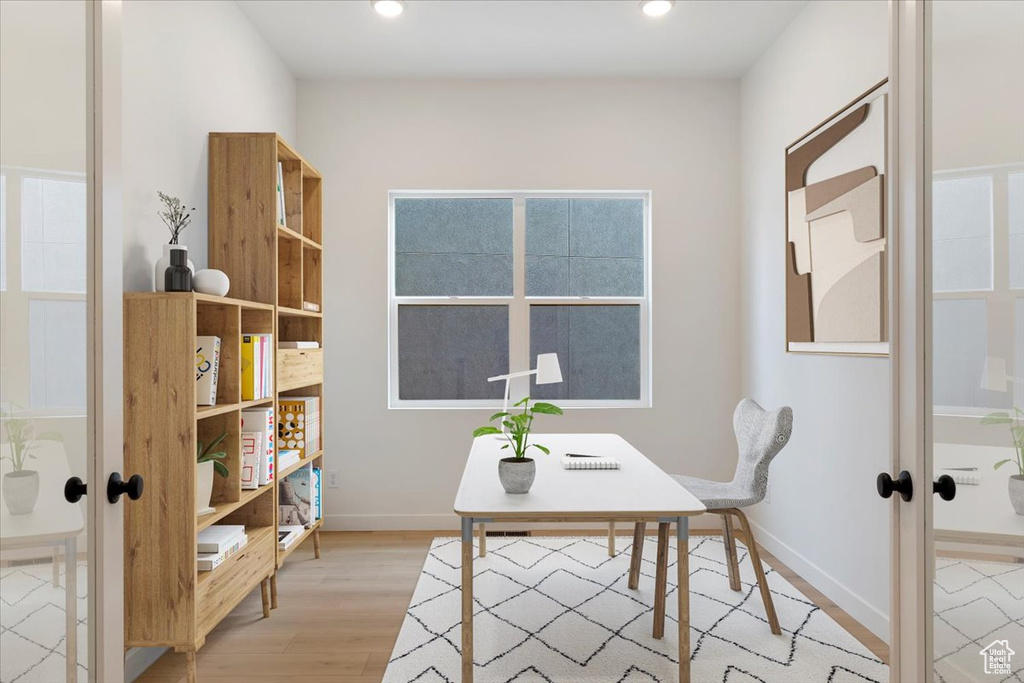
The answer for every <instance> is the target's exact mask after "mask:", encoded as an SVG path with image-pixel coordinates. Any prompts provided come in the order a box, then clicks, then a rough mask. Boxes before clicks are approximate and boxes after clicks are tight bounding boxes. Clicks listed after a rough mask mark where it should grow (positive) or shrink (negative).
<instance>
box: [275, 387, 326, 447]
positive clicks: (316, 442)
mask: <svg viewBox="0 0 1024 683" xmlns="http://www.w3.org/2000/svg"><path fill="white" fill-rule="evenodd" d="M277 434H278V438H279V439H280V440H281V447H282V448H296V449H298V450H299V451H301V453H302V457H303V458H308V457H309V456H311V455H312V454H313V453H316V452H317V451H319V450H320V397H319V396H282V397H281V398H280V399H279V400H278V403H277Z"/></svg>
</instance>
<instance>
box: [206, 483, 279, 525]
mask: <svg viewBox="0 0 1024 683" xmlns="http://www.w3.org/2000/svg"><path fill="white" fill-rule="evenodd" d="M273 488H274V485H273V484H267V485H266V486H261V487H259V488H258V489H247V490H244V491H242V493H241V495H240V496H239V499H238V500H236V501H232V502H228V503H218V504H214V505H211V506H210V507H212V508H213V510H214V511H213V512H211V513H209V514H205V515H199V516H198V517H197V518H196V531H202V530H203V529H205V528H207V527H209V526H213V525H214V524H216V523H217V522H219V521H220V520H222V519H224V518H225V517H227V516H228V515H230V514H231V513H232V512H234V511H235V510H237V509H239V508H240V507H242V506H243V505H246V504H247V503H249V501H251V500H252V499H253V498H256V497H257V496H262V495H263V494H264V493H269V492H270V491H272V490H273Z"/></svg>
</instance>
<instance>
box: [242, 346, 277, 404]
mask: <svg viewBox="0 0 1024 683" xmlns="http://www.w3.org/2000/svg"><path fill="white" fill-rule="evenodd" d="M273 376H274V354H273V335H270V334H243V335H242V378H241V381H242V400H243V401H255V400H259V399H263V398H270V397H271V396H273V395H274V381H273Z"/></svg>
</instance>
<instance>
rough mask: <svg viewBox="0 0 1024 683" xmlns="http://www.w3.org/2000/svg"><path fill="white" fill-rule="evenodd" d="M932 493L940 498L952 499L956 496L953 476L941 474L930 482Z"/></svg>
mask: <svg viewBox="0 0 1024 683" xmlns="http://www.w3.org/2000/svg"><path fill="white" fill-rule="evenodd" d="M932 493H937V494H939V498H941V499H942V500H953V499H954V498H956V482H955V481H954V480H953V477H951V476H949V475H948V474H943V475H942V476H941V477H939V478H938V479H937V480H936V481H933V482H932Z"/></svg>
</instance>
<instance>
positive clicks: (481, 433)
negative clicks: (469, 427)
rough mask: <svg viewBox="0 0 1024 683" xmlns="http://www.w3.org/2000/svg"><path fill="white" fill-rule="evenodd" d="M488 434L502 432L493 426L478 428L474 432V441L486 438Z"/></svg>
mask: <svg viewBox="0 0 1024 683" xmlns="http://www.w3.org/2000/svg"><path fill="white" fill-rule="evenodd" d="M486 434H501V430H500V429H498V428H497V427H491V426H487V427H477V428H476V429H474V430H473V438H474V439H475V438H477V437H478V436H484V435H486Z"/></svg>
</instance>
